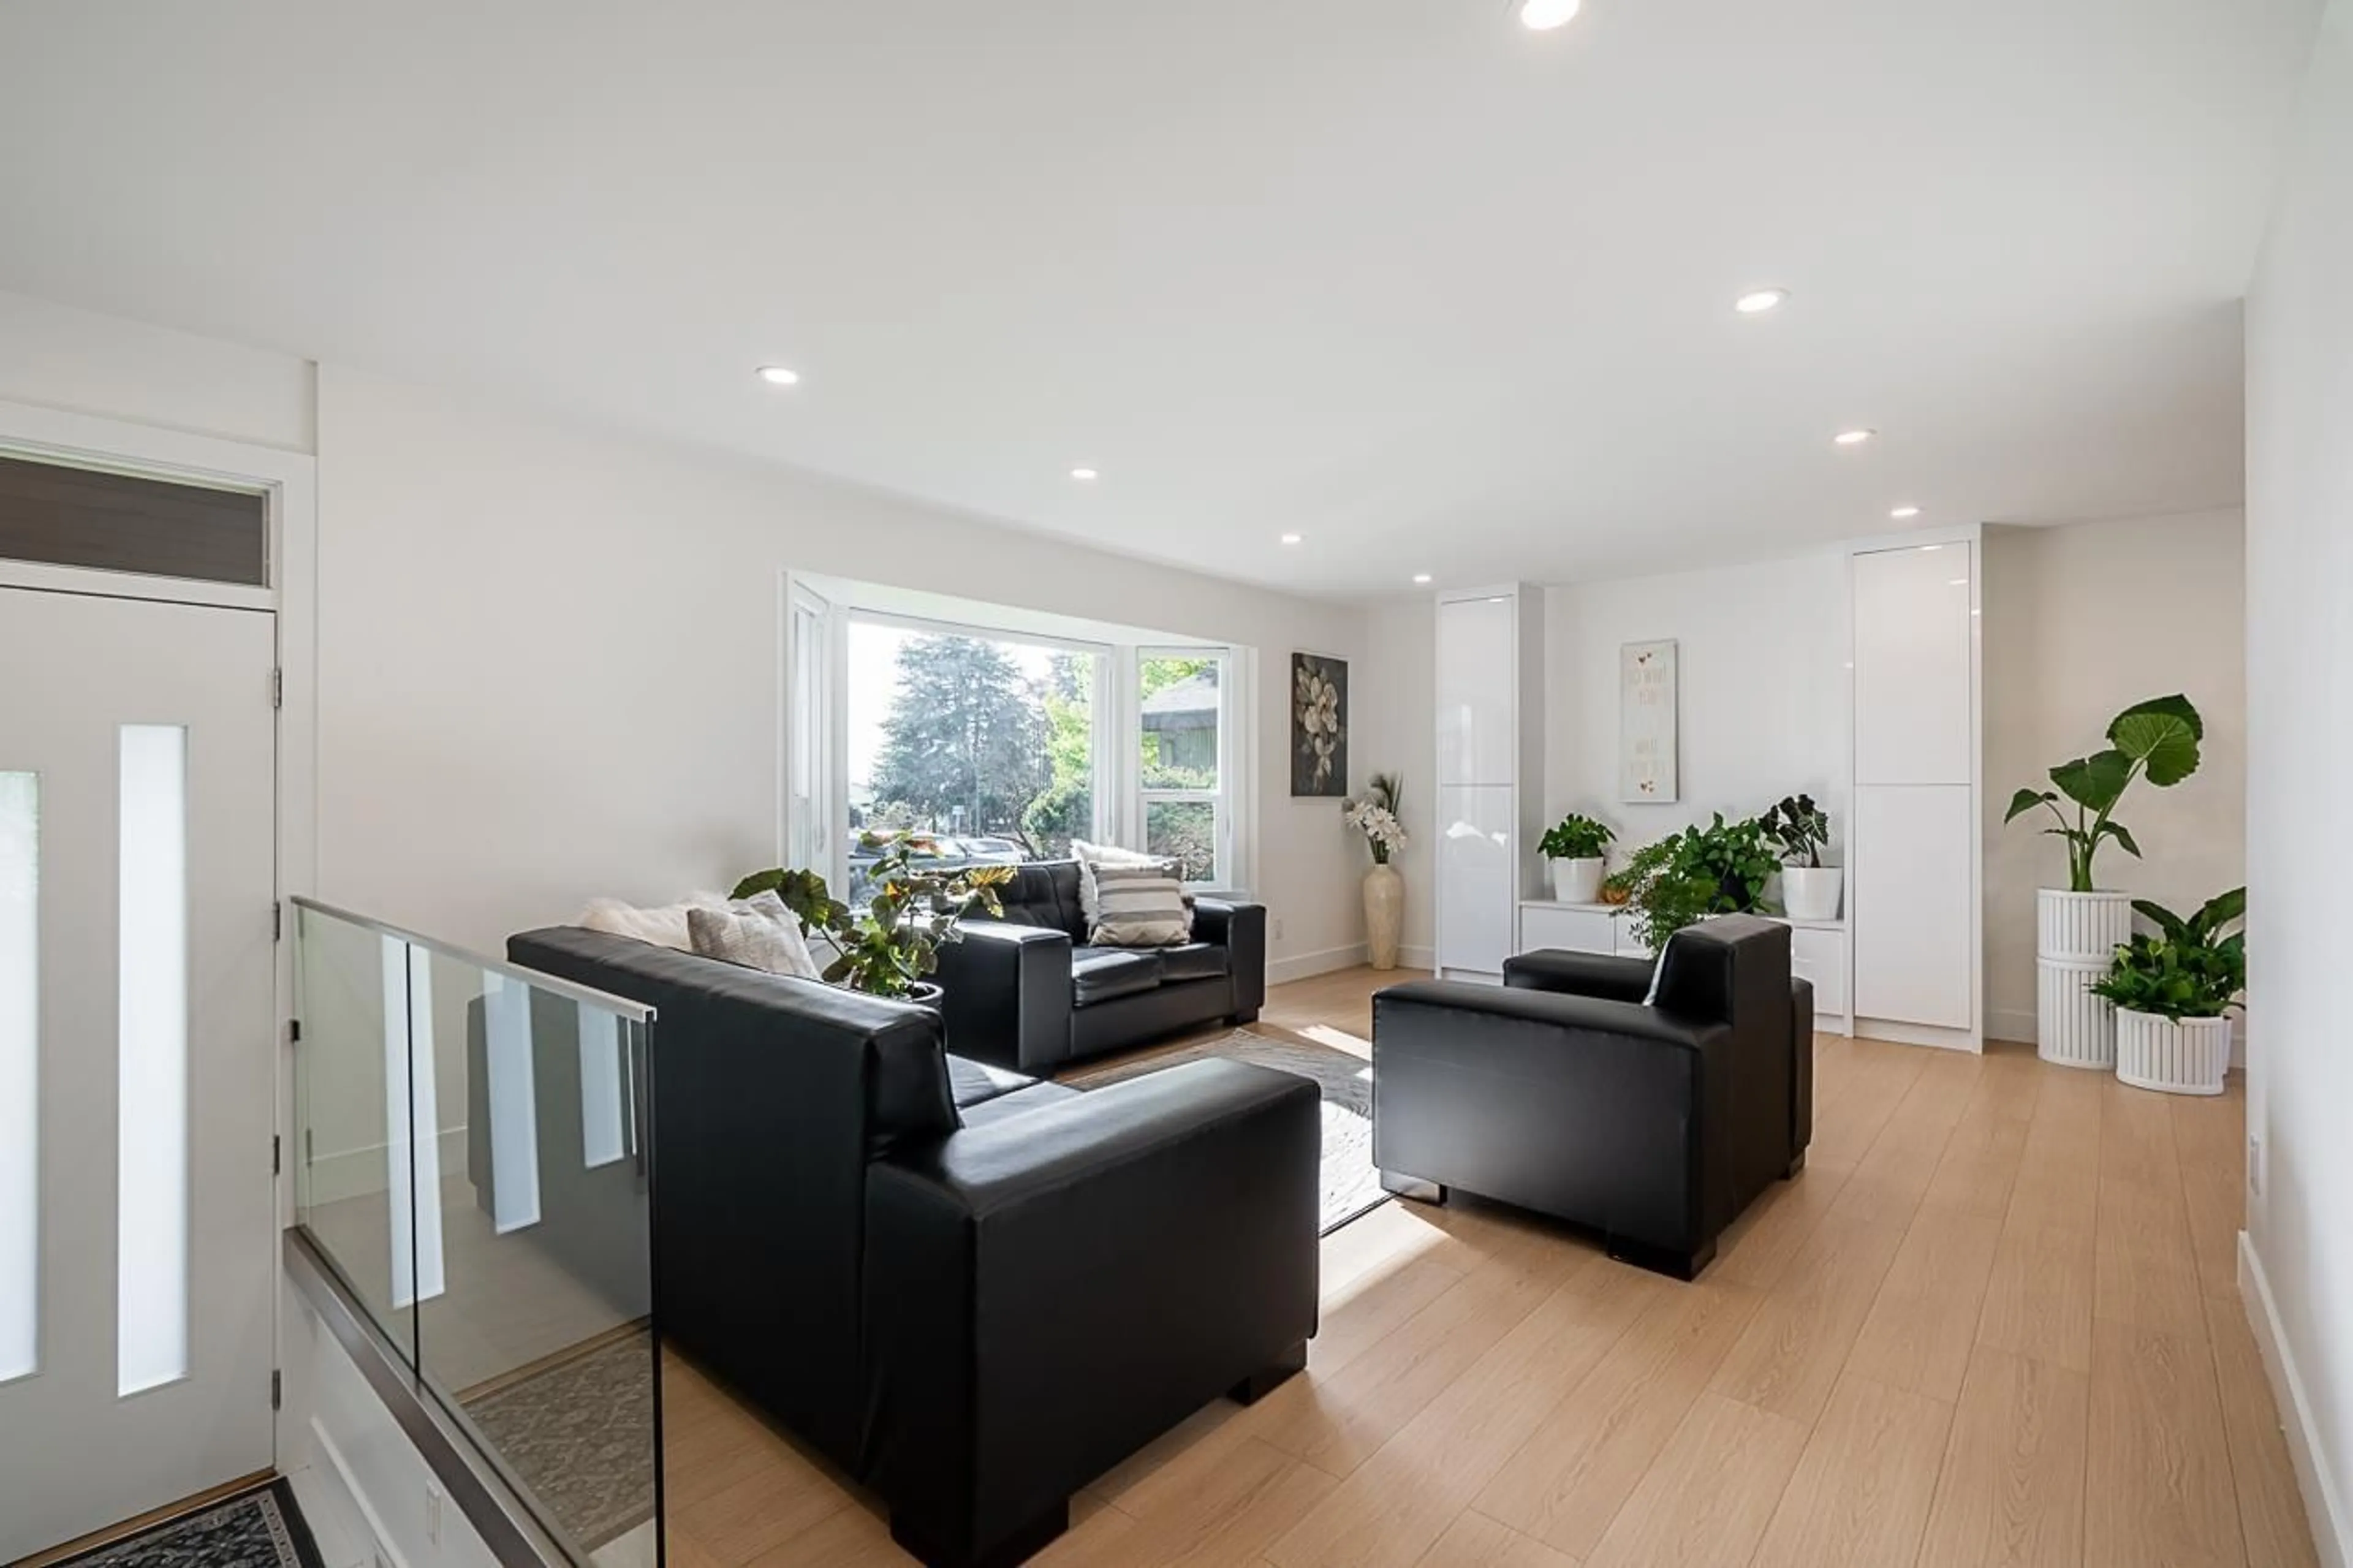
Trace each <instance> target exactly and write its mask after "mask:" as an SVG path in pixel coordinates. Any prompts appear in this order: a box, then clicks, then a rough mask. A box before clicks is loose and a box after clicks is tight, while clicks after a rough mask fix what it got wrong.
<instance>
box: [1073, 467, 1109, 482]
mask: <svg viewBox="0 0 2353 1568" xmlns="http://www.w3.org/2000/svg"><path fill="white" fill-rule="evenodd" d="M1101 477H1102V476H1101V475H1099V474H1097V473H1096V472H1095V471H1094V470H1093V469H1092V468H1072V469H1071V478H1072V479H1082V480H1083V479H1100V478H1101Z"/></svg>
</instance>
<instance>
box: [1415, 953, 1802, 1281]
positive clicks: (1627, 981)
mask: <svg viewBox="0 0 2353 1568" xmlns="http://www.w3.org/2000/svg"><path fill="white" fill-rule="evenodd" d="M1650 987H1651V964H1650V963H1649V962H1648V961H1647V960H1644V959H1637V958H1615V957H1607V956H1601V955H1598V954H1591V953H1581V952H1532V953H1525V954H1523V955H1521V956H1520V957H1517V958H1514V959H1510V960H1508V961H1506V962H1505V963H1504V984H1503V985H1502V986H1493V985H1474V984H1461V983H1456V982H1439V981H1422V982H1418V983H1415V984H1408V985H1398V986H1392V987H1390V988H1389V989H1388V990H1386V991H1383V992H1381V993H1379V994H1377V995H1376V996H1375V997H1374V998H1373V1163H1375V1164H1377V1165H1378V1166H1379V1167H1380V1169H1381V1171H1382V1173H1383V1180H1384V1181H1385V1182H1386V1183H1387V1184H1389V1185H1390V1186H1391V1187H1392V1188H1393V1189H1395V1190H1398V1191H1405V1192H1409V1193H1411V1192H1415V1191H1417V1190H1419V1189H1426V1187H1427V1186H1428V1185H1430V1184H1434V1185H1436V1186H1437V1187H1439V1188H1440V1193H1439V1194H1437V1195H1439V1196H1440V1197H1442V1196H1443V1189H1444V1188H1446V1187H1450V1186H1451V1187H1460V1188H1461V1189H1462V1190H1463V1191H1465V1192H1470V1193H1476V1194H1480V1195H1482V1196H1483V1197H1491V1198H1499V1199H1501V1200H1503V1201H1504V1202H1505V1203H1511V1204H1517V1205H1520V1206H1522V1207H1524V1208H1530V1209H1535V1210H1538V1211H1539V1212H1542V1213H1545V1214H1549V1215H1556V1216H1558V1217H1560V1218H1562V1219H1567V1220H1570V1221H1573V1222H1575V1223H1577V1224H1580V1225H1586V1226H1592V1227H1594V1228H1595V1229H1598V1230H1599V1231H1601V1232H1602V1233H1603V1236H1604V1237H1605V1242H1606V1245H1607V1246H1608V1247H1609V1252H1610V1255H1611V1256H1612V1257H1618V1258H1625V1259H1626V1260H1627V1261H1629V1262H1633V1263H1639V1264H1641V1265H1642V1266H1643V1267H1645V1268H1657V1269H1660V1270H1662V1271H1663V1272H1667V1273H1672V1274H1674V1275H1677V1276H1679V1277H1681V1278H1683V1279H1691V1278H1692V1277H1693V1276H1694V1275H1695V1274H1697V1273H1698V1272H1699V1270H1701V1269H1702V1268H1705V1267H1706V1266H1707V1264H1708V1261H1709V1259H1711V1258H1714V1257H1715V1241H1716V1237H1717V1236H1718V1235H1719V1234H1720V1233H1721V1232H1722V1231H1723V1229H1724V1227H1725V1226H1728V1225H1730V1224H1731V1223H1732V1222H1733V1220H1734V1219H1735V1218H1736V1217H1737V1216H1738V1215H1739V1214H1740V1212H1741V1211H1742V1210H1743V1209H1745V1208H1746V1207H1747V1206H1748V1205H1749V1204H1750V1203H1751V1202H1753V1201H1754V1200H1755V1199H1756V1197H1757V1194H1759V1193H1762V1192H1763V1191H1764V1190H1765V1189H1766V1188H1767V1187H1768V1186H1770V1185H1771V1184H1773V1183H1774V1182H1776V1181H1778V1180H1780V1179H1781V1178H1783V1177H1785V1176H1790V1175H1794V1174H1795V1173H1797V1171H1798V1170H1799V1167H1800V1166H1801V1165H1802V1164H1803V1163H1805V1157H1806V1145H1807V1144H1808V1143H1809V1142H1811V1141H1812V1137H1813V1079H1814V1069H1813V1061H1814V1049H1813V1036H1814V991H1813V987H1812V985H1810V984H1808V983H1807V982H1806V981H1803V980H1798V979H1793V978H1792V977H1791V976H1790V973H1789V929H1788V927H1787V926H1784V925H1781V924H1778V923H1777V922H1775V921H1766V920H1759V919H1757V918H1756V917H1755V916H1752V915H1726V916H1724V917H1721V918H1720V919H1716V920H1712V921H1705V922H1704V923H1702V924H1700V925H1696V926H1692V927H1688V928H1686V929H1685V930H1683V931H1678V932H1676V933H1675V934H1674V936H1673V937H1672V938H1671V939H1670V940H1669V941H1668V943H1667V949H1666V955H1665V962H1664V966H1663V968H1662V970H1661V971H1660V973H1659V991H1658V999H1657V1003H1656V1005H1644V1002H1643V997H1644V995H1645V994H1647V993H1648V992H1649V990H1650Z"/></svg>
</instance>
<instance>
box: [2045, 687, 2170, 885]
mask: <svg viewBox="0 0 2353 1568" xmlns="http://www.w3.org/2000/svg"><path fill="white" fill-rule="evenodd" d="M2205 738H2206V724H2205V721H2203V720H2201V719H2200V718H2199V716H2198V710H2197V709H2195V708H2193V707H2191V706H2190V704H2189V699H2188V698H2187V697H2183V696H2181V695H2179V693H2176V694H2175V695H2174V696H2171V697H2153V698H2151V699H2150V700H2147V701H2146V702H2137V703H2135V704H2134V705H2133V706H2132V707H2130V708H2127V709H2126V710H2124V711H2123V712H2121V713H2119V714H2117V715H2116V718H2115V719H2114V720H2113V721H2110V722H2109V724H2108V749H2107V750H2105V751H2101V752H2093V753H2092V754H2091V755H2090V756H2088V757H2078V758H2076V759H2075V760H2074V761H2073V762H2072V763H2060V764H2059V765H2058V766H2057V767H2055V768H2052V770H2051V782H2052V784H2055V785H2057V786H2058V787H2057V788H2056V789H2042V790H2038V789H2022V790H2020V791H2019V792H2018V793H2017V794H2016V795H2012V796H2010V810H2009V812H2008V813H2006V814H2005V815H2004V816H2003V817H2002V820H2003V821H2004V822H2015V821H2017V820H2018V818H2020V817H2021V816H2025V815H2026V814H2027V813H2028V812H2031V811H2032V810H2033V809H2034V808H2035V807H2037V806H2041V807H2042V808H2043V809H2045V810H2047V811H2049V812H2050V813H2051V816H2052V821H2053V822H2054V823H2055V824H2056V826H2051V827H2046V828H2044V829H2043V830H2042V831H2043V832H2044V833H2047V834H2049V835H2050V836H2051V837H2054V838H2057V839H2059V840H2061V841H2062V842H2063V843H2064V844H2065V845H2066V846H2067V889H2068V891H2070V892H2075V893H2089V892H2093V891H2095V890H2096V887H2097V885H2096V884H2095V883H2094V881H2093V879H2092V859H2093V857H2094V855H2096V854H2097V853H2098V852H2099V847H2100V846H2101V845H2103V844H2105V843H2106V842H2107V841H2108V840H2110V839H2114V840H2116V844H2117V845H2118V847H2121V848H2122V849H2123V850H2124V852H2125V853H2126V854H2127V855H2130V856H2131V857H2133V858H2135V859H2138V858H2140V846H2139V845H2138V844H2137V843H2135V842H2134V841H2133V836H2132V834H2131V832H2130V831H2129V830H2127V829H2126V826H2125V825H2124V824H2123V823H2121V822H2116V821H2114V820H2111V818H2110V816H2109V814H2110V813H2112V812H2113V811H2115V810H2116V803H2117V802H2119V801H2121V800H2122V799H2123V798H2124V796H2125V792H2126V790H2128V789H2130V788H2131V787H2132V785H2133V782H2134V781H2135V780H2136V779H2141V778H2146V779H2147V780H2148V782H2149V783H2150V784H2154V785H2156V786H2157V787H2158V788H2159V789H2170V788H2172V787H2173V786H2174V785H2175V784H2179V783H2180V782H2181V781H2182V780H2183V779H2186V778H2188V777H2189V775H2190V774H2192V773H2196V772H2197V771H2198V763H2199V754H2198V747H2199V742H2201V741H2203V740H2204V739H2205ZM2062 800H2065V801H2066V802H2067V803H2068V804H2070V805H2073V807H2074V815H2073V817H2072V818H2071V817H2070V816H2068V814H2067V813H2066V812H2065V811H2063V810H2062V809H2061V807H2060V804H2059V803H2060V802H2061V801H2062Z"/></svg>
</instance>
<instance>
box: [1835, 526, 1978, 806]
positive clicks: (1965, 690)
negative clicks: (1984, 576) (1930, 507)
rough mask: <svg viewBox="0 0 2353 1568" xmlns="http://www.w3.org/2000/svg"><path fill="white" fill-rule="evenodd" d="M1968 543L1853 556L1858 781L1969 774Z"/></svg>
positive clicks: (1963, 780) (1954, 778)
mask: <svg viewBox="0 0 2353 1568" xmlns="http://www.w3.org/2000/svg"><path fill="white" fill-rule="evenodd" d="M1971 554H1972V552H1971V550H1970V548H1969V546H1968V545H1967V544H1941V545H1918V546H1914V547H1912V548H1909V549H1905V550H1884V551H1878V552H1873V553H1871V554H1868V555H1858V556H1856V557H1855V558H1854V776H1855V782H1856V783H1857V784H1968V782H1969V776H1970V767H1969V762H1970V750H1971V746H1972V743H1973V742H1972V736H1973V734H1974V731H1975V725H1974V723H1973V722H1972V720H1971V701H1970V668H1971V666H1972V664H1973V662H1974V661H1973V660H1972V658H1970V645H1971V642H1972V637H1971V631H1970V626H1969V571H1970V565H1969V563H1970V557H1971Z"/></svg>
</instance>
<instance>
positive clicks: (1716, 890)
mask: <svg viewBox="0 0 2353 1568" xmlns="http://www.w3.org/2000/svg"><path fill="white" fill-rule="evenodd" d="M1780 867H1781V862H1780V860H1779V859H1778V858H1777V857H1776V856H1775V855H1774V853H1773V849H1772V847H1771V846H1770V845H1769V844H1768V843H1767V840H1766V837H1765V828H1764V825H1763V824H1762V823H1760V822H1759V821H1757V819H1756V818H1755V817H1749V818H1746V820H1743V821H1740V822H1732V823H1727V822H1725V820H1724V814H1723V813H1722V812H1717V813H1716V814H1715V820H1714V821H1713V822H1711V823H1710V824H1709V825H1708V826H1705V827H1686V828H1684V829H1683V831H1682V832H1681V833H1677V834H1674V835H1672V836H1671V837H1666V838H1662V839H1660V840H1658V841H1657V842H1655V843H1652V844H1646V845H1644V846H1643V847H1641V849H1638V850H1636V851H1635V853H1634V857H1633V858H1632V859H1630V861H1628V862H1627V864H1626V868H1625V870H1624V871H1622V872H1620V877H1621V878H1622V879H1624V880H1625V884H1626V885H1627V886H1628V887H1630V889H1631V895H1630V897H1629V898H1628V900H1627V910H1626V913H1625V916H1624V917H1623V918H1624V919H1625V921H1626V922H1627V925H1628V927H1629V928H1630V930H1631V931H1633V933H1634V937H1635V940H1636V941H1638V942H1641V944H1642V945H1643V946H1644V947H1647V948H1649V949H1650V950H1651V952H1664V951H1665V950H1666V945H1667V939H1668V938H1669V937H1671V936H1672V935H1674V934H1675V932H1677V931H1681V930H1683V927H1685V926H1687V925H1691V924H1694V923H1695V922H1697V921H1702V920H1704V919H1706V918H1707V917H1708V916H1710V915H1723V914H1738V913H1742V912H1744V911H1748V910H1755V909H1757V907H1758V900H1760V899H1762V898H1763V897H1764V893H1765V884H1766V882H1767V879H1770V878H1771V877H1772V875H1773V873H1774V872H1776V871H1778V870H1779V869H1780Z"/></svg>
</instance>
